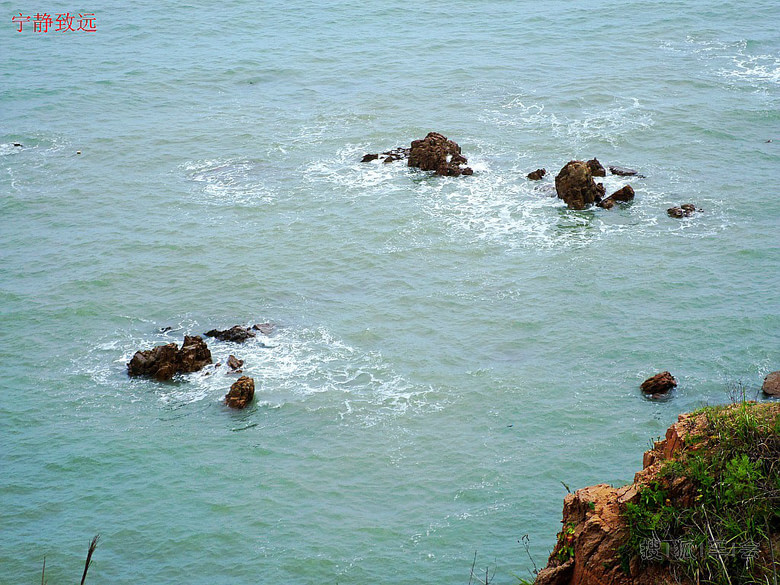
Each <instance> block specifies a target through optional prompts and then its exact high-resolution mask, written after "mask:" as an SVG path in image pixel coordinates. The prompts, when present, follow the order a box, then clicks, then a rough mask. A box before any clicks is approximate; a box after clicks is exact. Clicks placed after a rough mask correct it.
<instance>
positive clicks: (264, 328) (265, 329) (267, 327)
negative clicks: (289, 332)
mask: <svg viewBox="0 0 780 585" xmlns="http://www.w3.org/2000/svg"><path fill="white" fill-rule="evenodd" d="M252 329H254V330H255V331H259V332H260V333H262V334H263V335H271V332H272V331H273V330H274V324H273V323H255V324H254V325H252Z"/></svg>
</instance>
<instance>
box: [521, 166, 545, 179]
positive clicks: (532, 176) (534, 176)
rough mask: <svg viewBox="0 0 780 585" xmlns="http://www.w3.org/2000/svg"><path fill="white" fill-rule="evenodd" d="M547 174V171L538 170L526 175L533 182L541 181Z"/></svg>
mask: <svg viewBox="0 0 780 585" xmlns="http://www.w3.org/2000/svg"><path fill="white" fill-rule="evenodd" d="M546 174H547V170H546V169H536V170H535V171H532V172H530V173H528V174H527V175H526V177H528V178H529V179H531V180H532V181H541V180H542V177H544V176H545V175H546Z"/></svg>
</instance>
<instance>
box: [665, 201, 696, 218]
mask: <svg viewBox="0 0 780 585" xmlns="http://www.w3.org/2000/svg"><path fill="white" fill-rule="evenodd" d="M697 211H699V212H701V211H703V210H702V209H696V206H695V205H694V204H693V203H683V204H682V205H680V207H670V208H669V209H667V210H666V213H667V214H668V215H669V217H676V218H681V217H690V216H692V215H693V214H694V213H696V212H697Z"/></svg>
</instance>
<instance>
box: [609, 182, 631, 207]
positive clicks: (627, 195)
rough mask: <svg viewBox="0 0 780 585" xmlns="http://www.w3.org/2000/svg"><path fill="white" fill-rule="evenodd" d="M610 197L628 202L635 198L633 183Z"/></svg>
mask: <svg viewBox="0 0 780 585" xmlns="http://www.w3.org/2000/svg"><path fill="white" fill-rule="evenodd" d="M610 198H611V199H614V200H615V201H620V202H622V203H628V202H629V201H632V200H633V199H634V189H633V187H631V185H626V186H625V187H623V188H622V189H618V190H617V191H615V192H614V193H613V194H612V195H610Z"/></svg>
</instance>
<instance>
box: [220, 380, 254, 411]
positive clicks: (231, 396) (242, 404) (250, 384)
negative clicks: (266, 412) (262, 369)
mask: <svg viewBox="0 0 780 585" xmlns="http://www.w3.org/2000/svg"><path fill="white" fill-rule="evenodd" d="M254 397H255V381H254V380H253V379H252V378H250V377H249V376H241V377H240V378H239V379H238V380H236V381H235V382H233V385H232V386H231V387H230V391H229V392H228V393H227V394H226V395H225V404H227V405H228V406H229V407H231V408H246V406H247V405H248V404H249V403H250V402H252V399H253V398H254Z"/></svg>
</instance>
